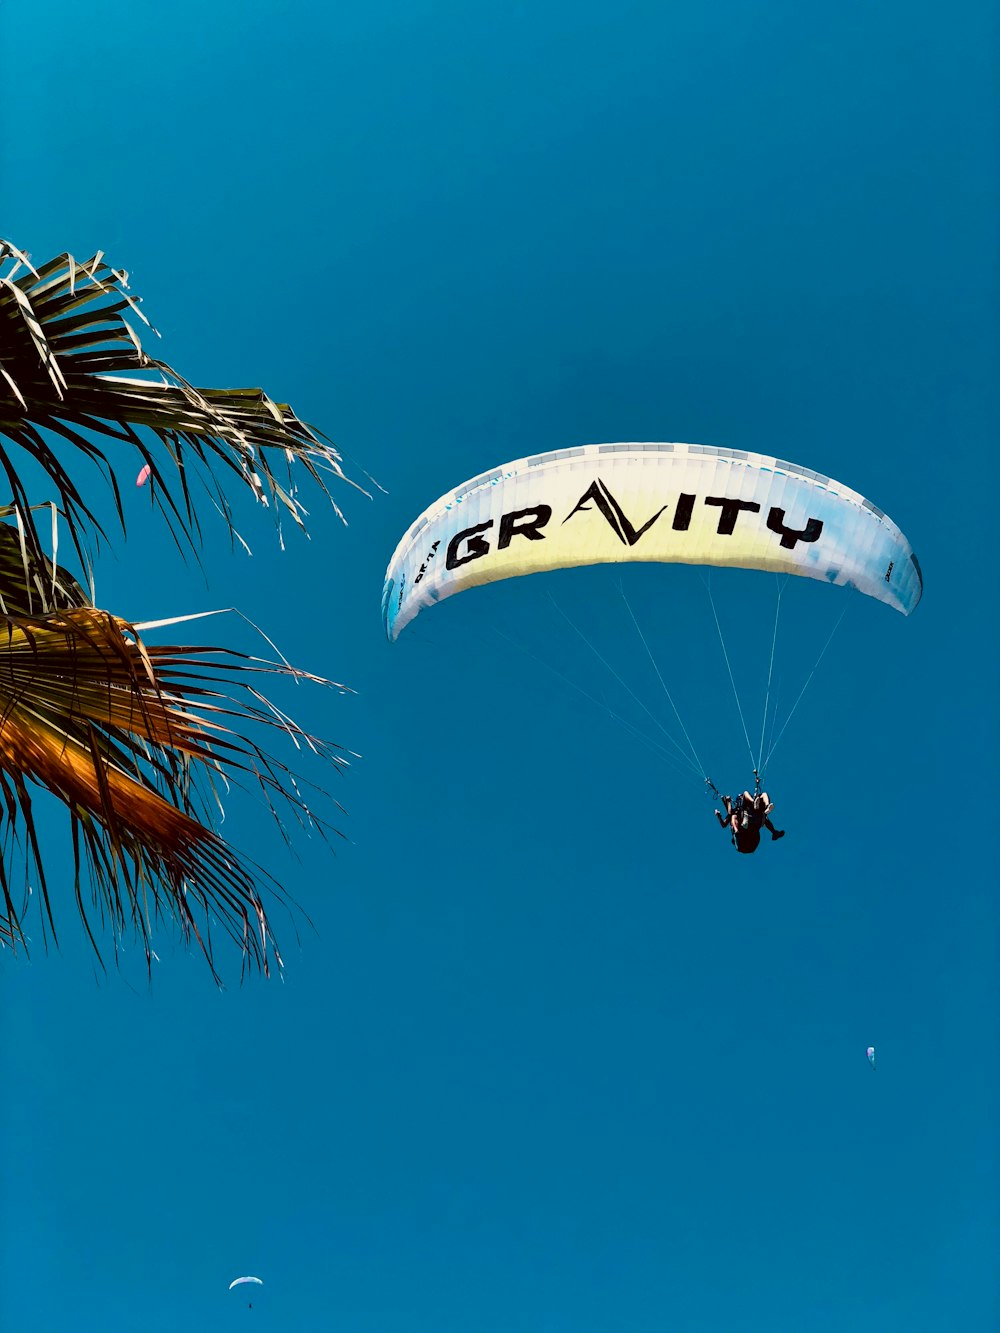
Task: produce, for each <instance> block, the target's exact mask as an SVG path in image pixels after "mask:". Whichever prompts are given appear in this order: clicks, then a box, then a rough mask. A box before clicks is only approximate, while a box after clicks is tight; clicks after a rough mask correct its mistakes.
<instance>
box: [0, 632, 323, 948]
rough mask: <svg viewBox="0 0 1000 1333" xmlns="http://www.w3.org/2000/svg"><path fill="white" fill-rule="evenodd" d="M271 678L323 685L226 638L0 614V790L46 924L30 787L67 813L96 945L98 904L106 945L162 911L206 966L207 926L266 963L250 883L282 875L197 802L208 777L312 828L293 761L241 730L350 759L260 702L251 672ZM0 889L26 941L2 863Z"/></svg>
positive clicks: (209, 788) (1, 909)
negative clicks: (159, 634)
mask: <svg viewBox="0 0 1000 1333" xmlns="http://www.w3.org/2000/svg"><path fill="white" fill-rule="evenodd" d="M140 628H141V627H140ZM276 675H278V676H291V677H293V678H295V679H308V680H312V681H317V682H318V683H322V684H330V683H331V682H325V681H320V680H319V678H318V677H314V676H309V675H307V673H304V672H299V671H295V670H294V669H293V668H291V667H288V666H286V665H283V664H275V663H270V662H264V661H261V660H260V659H256V658H252V657H248V656H245V655H243V654H239V653H234V652H231V651H229V650H226V649H222V648H210V647H198V646H195V647H192V646H182V645H170V646H157V645H153V644H147V643H144V642H143V641H142V639H141V638H140V636H139V632H138V628H137V627H136V626H133V625H130V624H129V623H128V622H126V621H124V620H121V619H118V618H117V617H115V616H112V615H110V614H109V613H107V612H105V611H100V610H97V609H95V608H93V607H89V606H72V607H69V608H67V609H61V610H53V611H50V612H49V613H48V614H45V615H34V616H28V615H18V616H12V615H7V616H0V801H2V803H3V807H4V811H5V813H6V817H7V831H8V837H9V836H10V835H12V834H13V835H14V836H17V837H22V838H23V844H24V848H25V854H26V857H27V862H28V870H29V874H31V875H33V876H34V877H36V878H37V884H38V888H39V892H40V896H41V899H42V903H43V912H44V914H45V917H47V919H48V924H49V926H50V927H51V929H52V930H53V933H54V932H55V923H54V919H53V911H52V903H51V898H50V893H49V888H48V884H47V880H46V876H45V870H44V865H43V856H42V850H41V845H40V841H39V838H38V835H37V830H36V825H35V818H34V813H33V808H32V799H31V797H32V787H33V786H38V787H41V788H43V789H45V790H47V791H49V792H51V793H53V794H54V795H55V796H57V797H58V798H59V799H60V800H61V801H62V802H63V803H64V804H65V805H66V806H67V808H68V810H69V813H70V821H71V827H72V836H73V849H74V863H75V894H76V900H77V905H78V908H79V910H80V913H81V915H82V916H83V919H84V922H85V924H86V927H87V930H88V933H89V934H90V938H91V941H92V942H93V944H94V947H95V949H98V945H97V940H96V937H95V933H94V930H93V927H92V923H91V919H90V916H91V913H93V912H95V911H96V913H97V915H98V917H99V918H100V920H101V923H102V925H104V926H110V928H111V929H112V931H113V933H114V937H115V940H116V944H117V940H118V939H119V938H120V937H121V935H122V934H123V932H125V931H128V930H130V929H131V930H134V931H135V932H136V934H137V935H138V937H139V938H140V939H141V941H142V943H143V946H144V948H145V950H146V956H147V959H149V958H150V957H151V953H152V931H153V925H154V922H155V921H156V919H157V918H161V917H166V918H170V919H173V920H174V921H175V922H176V923H177V924H178V925H179V927H180V929H181V931H182V933H183V935H184V936H185V938H190V937H192V936H193V937H194V938H195V939H196V940H197V941H198V943H199V945H200V946H201V948H202V949H203V951H204V953H205V956H206V958H207V959H208V961H209V963H210V964H212V931H213V927H217V928H221V929H222V930H223V931H225V932H226V933H227V934H228V935H230V936H231V937H232V938H233V939H234V940H235V941H236V942H237V943H238V944H239V946H240V948H241V949H242V950H243V953H244V958H245V960H249V961H250V962H251V963H253V964H256V965H258V966H260V967H262V968H263V969H264V971H265V972H267V971H268V966H269V963H268V958H269V953H272V952H273V953H274V955H275V956H277V951H276V949H275V946H274V941H273V937H272V934H271V926H270V922H269V919H268V915H267V911H266V907H265V903H264V899H263V897H262V893H261V887H263V888H264V889H265V890H267V889H270V890H272V891H276V892H278V893H279V894H280V888H279V886H277V885H276V884H275V883H274V881H273V880H270V878H269V877H268V876H267V875H266V874H265V873H264V872H263V871H261V870H260V869H259V868H258V867H256V866H255V865H253V863H252V862H249V861H248V860H246V859H245V858H242V857H240V856H239V855H238V854H237V853H236V852H235V851H234V850H233V849H232V848H231V847H229V846H228V845H227V844H226V843H225V842H224V841H223V840H222V838H221V837H219V835H218V834H217V833H216V832H214V831H213V829H212V828H210V827H209V825H208V823H207V822H206V821H207V814H208V812H207V809H206V804H205V802H206V801H207V800H211V799H213V798H215V799H217V793H216V792H215V790H214V783H216V782H218V783H222V784H224V785H228V784H229V783H230V782H232V781H235V782H236V783H238V784H240V785H252V786H254V787H255V788H256V790H257V792H258V794H259V795H260V796H262V797H263V799H264V801H265V802H266V804H267V806H268V808H269V810H270V811H271V813H272V814H273V815H274V817H275V818H276V819H277V820H278V822H279V826H280V827H282V829H283V823H282V813H283V810H284V811H287V812H290V813H291V815H292V816H293V818H294V819H295V820H297V821H298V822H299V824H300V825H302V826H304V827H309V828H312V829H314V830H317V831H318V832H320V833H321V834H324V833H325V831H326V830H327V827H328V826H327V825H326V824H325V821H323V820H322V819H319V818H318V817H317V816H316V815H315V814H314V812H313V811H312V810H311V809H310V807H309V805H308V804H307V802H306V800H305V799H304V797H303V796H302V794H301V788H300V786H299V784H298V783H297V781H296V779H295V778H294V775H293V774H292V773H291V771H290V770H289V769H288V768H286V767H285V766H284V765H283V764H281V763H279V762H278V761H277V760H276V759H274V758H273V757H272V756H270V755H269V754H267V753H266V751H264V750H263V749H262V748H261V747H260V746H258V745H257V744H255V743H254V742H253V741H252V740H249V739H247V737H246V735H245V734H244V733H245V732H246V731H247V730H248V729H249V730H252V729H253V728H254V727H256V726H264V727H266V728H269V729H270V730H272V731H273V730H281V731H283V732H284V733H286V735H288V736H289V737H290V738H291V740H292V741H293V742H294V743H295V744H296V745H297V746H299V747H306V748H308V749H310V750H312V751H315V752H319V753H322V754H323V755H325V756H326V757H327V758H328V759H331V760H332V761H333V762H334V764H335V765H341V764H343V763H345V762H346V760H345V759H344V758H343V757H342V756H341V755H340V754H338V753H337V751H336V749H335V747H330V746H327V745H325V744H322V743H320V742H319V741H317V740H316V739H315V738H313V737H311V736H309V735H308V734H307V733H305V732H303V731H302V730H301V729H300V728H298V727H297V726H296V725H295V724H294V723H293V722H291V721H290V719H288V718H287V717H286V716H285V715H284V714H283V713H282V712H281V711H280V710H278V709H277V708H275V707H274V706H273V705H271V704H269V703H268V701H267V699H266V698H265V696H264V695H263V693H262V692H261V688H260V684H261V682H262V680H263V679H266V678H267V677H274V676H276ZM199 775H200V776H201V777H202V779H207V781H201V782H199V781H198V780H197V779H198V777H199ZM283 831H284V829H283ZM85 866H86V867H87V868H88V869H89V882H88V887H89V890H90V903H89V904H88V903H87V902H86V901H85V896H84V884H83V876H82V871H83V869H84V867H85ZM0 894H2V899H3V902H2V905H0V934H2V935H3V936H4V937H6V939H7V940H8V941H10V942H12V943H16V942H23V940H24V933H23V926H22V915H23V906H20V905H19V904H18V903H17V901H16V900H15V892H14V890H13V887H12V884H11V882H10V879H9V876H8V872H7V867H6V864H5V863H4V862H0ZM98 952H99V950H98ZM279 962H280V959H279ZM212 966H213V973H214V971H215V969H214V964H212Z"/></svg>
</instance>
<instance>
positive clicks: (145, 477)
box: [135, 463, 153, 486]
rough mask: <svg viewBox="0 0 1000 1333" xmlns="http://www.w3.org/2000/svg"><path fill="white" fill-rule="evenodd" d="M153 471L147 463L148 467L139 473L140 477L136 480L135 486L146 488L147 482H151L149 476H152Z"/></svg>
mask: <svg viewBox="0 0 1000 1333" xmlns="http://www.w3.org/2000/svg"><path fill="white" fill-rule="evenodd" d="M152 470H153V469H152V468H151V467H150V465H149V464H148V463H147V464H146V466H145V467H144V468H142V469H141V471H140V472H139V475H138V476H137V477H136V479H135V484H136V485H137V486H145V484H146V482H147V481H149V476H150V473H151V472H152Z"/></svg>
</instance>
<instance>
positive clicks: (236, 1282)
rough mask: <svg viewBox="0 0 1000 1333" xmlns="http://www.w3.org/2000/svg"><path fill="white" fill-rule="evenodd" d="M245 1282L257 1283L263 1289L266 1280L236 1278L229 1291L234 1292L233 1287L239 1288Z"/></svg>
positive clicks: (259, 1278)
mask: <svg viewBox="0 0 1000 1333" xmlns="http://www.w3.org/2000/svg"><path fill="white" fill-rule="evenodd" d="M244 1282H256V1283H257V1286H258V1287H262V1286H263V1285H264V1279H263V1278H261V1277H238V1278H234V1279H233V1281H232V1282H230V1284H229V1290H230V1291H232V1289H233V1287H238V1286H240V1285H241V1284H242V1283H244Z"/></svg>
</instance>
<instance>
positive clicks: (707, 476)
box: [382, 444, 923, 639]
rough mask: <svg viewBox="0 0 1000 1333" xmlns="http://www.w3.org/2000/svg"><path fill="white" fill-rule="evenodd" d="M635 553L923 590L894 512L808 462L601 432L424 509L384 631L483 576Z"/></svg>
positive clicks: (906, 607)
mask: <svg viewBox="0 0 1000 1333" xmlns="http://www.w3.org/2000/svg"><path fill="white" fill-rule="evenodd" d="M633 560H649V561H663V562H666V563H681V564H690V565H736V566H740V567H742V568H744V569H764V570H773V571H775V572H776V573H786V574H801V575H804V576H805V577H806V578H813V579H820V580H821V581H823V582H824V583H833V584H839V585H843V586H845V587H850V588H856V589H857V590H858V591H859V592H863V593H865V594H866V595H867V596H869V597H875V598H877V599H878V600H879V601H881V602H886V603H887V604H888V605H889V606H894V607H895V608H896V610H897V611H902V612H903V614H904V615H909V613H910V612H911V611H912V610H913V608H914V607H915V606H916V605H917V603H918V602H919V600H920V595H921V592H922V591H923V582H922V579H921V575H920V566H919V564H918V563H917V558H916V556H915V555H914V554H913V551H912V549H911V547H910V544H909V542H908V541H907V540H906V538H905V537H904V536H903V534H902V533H901V532H900V530H899V528H897V527H896V525H895V523H893V522H892V520H891V519H889V518H887V517H886V515H885V514H883V512H882V511H881V509H878V508H876V506H875V505H873V504H872V503H871V501H870V500H866V499H865V498H864V497H863V496H861V495H859V494H858V493H857V492H856V491H852V490H849V489H848V487H846V486H843V485H841V484H840V483H839V482H836V481H833V480H831V479H830V478H829V477H824V476H821V475H820V474H819V473H818V472H813V471H811V470H810V469H809V468H804V467H799V466H798V465H797V464H795V463H786V462H783V461H782V460H781V459H777V458H768V457H766V456H765V455H763V454H752V453H746V452H743V451H742V450H739V449H717V448H713V447H711V446H709V445H703V444H589V445H584V446H582V447H581V448H577V449H559V450H556V451H554V452H552V453H545V454H538V455H536V456H535V457H533V458H520V459H517V460H516V462H513V463H507V464H505V465H504V466H503V467H499V468H495V469H494V470H493V471H492V472H487V473H484V474H483V475H482V476H479V477H473V478H472V479H471V480H470V481H467V482H465V483H464V484H463V485H462V486H460V487H459V488H458V490H456V491H452V492H449V494H447V495H444V496H442V497H441V499H440V500H438V501H437V503H436V504H433V505H431V506H430V508H429V509H426V510H425V511H424V512H423V514H421V515H420V517H419V518H418V519H417V520H416V522H415V523H414V524H413V525H412V527H411V528H410V529H409V531H408V532H407V533H406V535H405V536H404V537H403V539H402V541H401V542H400V543H399V545H398V546H397V548H396V551H395V553H394V555H393V557H392V559H391V561H390V562H389V568H388V569H387V571H386V578H385V588H384V590H383V593H382V616H383V620H384V623H385V630H386V634H387V635H388V637H389V638H390V639H395V638H397V636H398V635H399V633H400V631H401V630H402V629H403V628H404V627H405V626H406V625H407V624H409V622H410V621H411V620H412V619H413V618H414V616H416V615H418V614H419V613H420V611H421V610H423V608H424V607H425V606H430V605H431V604H432V603H433V602H439V601H441V600H443V598H445V597H450V596H451V595H452V594H453V593H456V592H461V591H462V590H463V589H464V588H471V587H475V586H476V585H477V584H480V583H492V582H494V581H495V580H497V579H506V578H512V577H514V576H516V575H519V574H534V573H538V572H541V571H542V570H549V569H562V568H565V567H567V566H571V565H591V564H603V563H609V562H615V561H633Z"/></svg>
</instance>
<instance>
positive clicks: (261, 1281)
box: [229, 1277, 264, 1310]
mask: <svg viewBox="0 0 1000 1333" xmlns="http://www.w3.org/2000/svg"><path fill="white" fill-rule="evenodd" d="M246 1282H252V1283H256V1284H257V1286H258V1287H262V1286H263V1285H264V1279H263V1278H262V1277H237V1278H233V1280H232V1282H230V1284H229V1290H230V1291H232V1289H233V1287H239V1286H242V1285H243V1284H244V1283H246ZM247 1308H248V1309H250V1310H252V1309H253V1301H248V1302H247Z"/></svg>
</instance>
